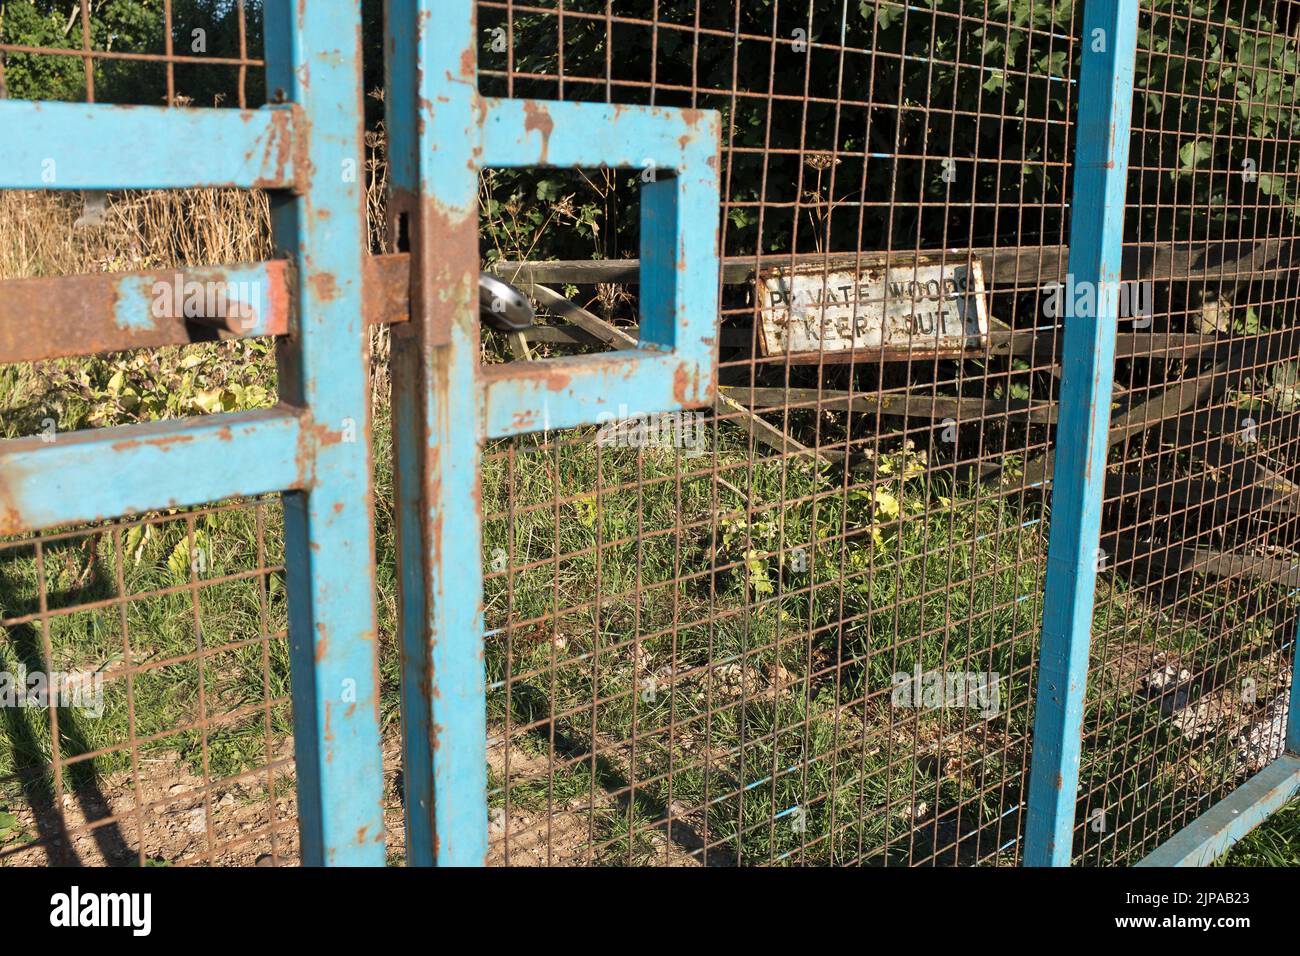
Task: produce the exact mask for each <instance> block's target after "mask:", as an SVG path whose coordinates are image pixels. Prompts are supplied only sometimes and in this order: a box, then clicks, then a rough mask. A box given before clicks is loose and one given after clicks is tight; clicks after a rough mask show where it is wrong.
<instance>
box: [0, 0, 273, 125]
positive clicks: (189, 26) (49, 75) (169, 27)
mask: <svg viewBox="0 0 1300 956" xmlns="http://www.w3.org/2000/svg"><path fill="white" fill-rule="evenodd" d="M63 7H66V9H58V8H63ZM252 13H253V14H254V15H253V16H251V17H250V11H249V10H248V9H247V4H246V2H245V0H234V2H233V3H224V4H205V3H201V2H194V0H158V2H151V3H144V4H122V5H120V6H117V7H113V6H109V7H108V8H105V5H103V4H97V3H94V2H92V0H73V2H71V3H68V4H59V5H55V4H49V5H42V4H36V5H31V6H30V8H28V9H24V8H22V7H16V8H11V9H10V10H7V11H6V13H5V17H4V19H3V20H0V30H3V32H0V98H4V97H6V96H10V97H14V98H36V99H81V100H84V101H85V102H87V103H94V102H97V101H99V102H110V103H134V102H139V103H159V102H162V103H165V104H166V105H167V106H177V105H185V104H187V103H190V102H198V103H199V104H200V105H205V106H215V105H221V103H222V101H223V100H230V99H233V101H234V102H233V105H236V106H239V107H241V108H242V107H245V106H247V105H248V104H249V102H250V92H249V91H250V83H249V80H250V77H251V79H252V80H253V90H252V98H251V102H252V103H253V104H254V105H257V104H258V103H260V99H258V93H259V90H260V86H261V83H262V67H263V61H262V60H261V59H258V58H256V57H251V56H249V50H250V49H251V50H259V49H260V48H261V33H260V25H261V18H260V13H261V10H260V4H258V5H255V7H254V9H253V11H252ZM78 61H79V62H78ZM250 71H251V72H250ZM29 88H30V89H29ZM52 94H54V95H52ZM226 105H232V104H230V103H227V104H226Z"/></svg>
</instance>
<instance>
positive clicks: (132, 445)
mask: <svg viewBox="0 0 1300 956" xmlns="http://www.w3.org/2000/svg"><path fill="white" fill-rule="evenodd" d="M192 441H194V436H193V435H186V434H180V435H163V436H161V437H159V438H128V439H125V440H124V441H118V442H113V445H112V448H113V451H117V452H126V451H132V450H134V449H136V448H143V447H145V446H149V445H151V446H153V447H154V448H161V449H162V450H163V451H166V450H167V449H168V448H170V447H171V446H172V445H177V444H181V443H184V442H192Z"/></svg>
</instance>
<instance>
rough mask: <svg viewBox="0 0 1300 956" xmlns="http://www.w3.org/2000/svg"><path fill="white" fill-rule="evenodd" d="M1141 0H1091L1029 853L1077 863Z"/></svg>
mask: <svg viewBox="0 0 1300 956" xmlns="http://www.w3.org/2000/svg"><path fill="white" fill-rule="evenodd" d="M1137 18H1138V0H1087V4H1086V6H1085V8H1084V16H1083V36H1082V41H1081V42H1082V46H1083V57H1082V59H1083V65H1082V68H1081V70H1080V74H1079V94H1078V121H1077V123H1076V125H1075V154H1074V159H1075V161H1074V194H1073V201H1072V204H1071V206H1070V261H1069V278H1072V280H1073V282H1074V284H1075V286H1076V287H1077V286H1081V285H1082V286H1084V287H1087V284H1091V286H1092V288H1093V289H1094V291H1095V296H1094V297H1093V301H1094V302H1095V303H1096V304H1095V312H1094V314H1092V315H1073V314H1072V310H1067V311H1066V314H1065V317H1064V319H1063V321H1064V341H1063V345H1062V349H1063V351H1062V360H1061V398H1060V410H1059V413H1058V414H1059V418H1058V423H1057V426H1056V452H1055V467H1054V469H1053V475H1052V517H1051V530H1050V535H1049V541H1048V551H1047V580H1046V584H1045V589H1044V595H1043V631H1042V645H1041V652H1040V660H1039V669H1038V691H1037V698H1036V702H1035V712H1034V753H1033V764H1032V769H1031V771H1030V779H1029V810H1028V822H1027V825H1026V830H1025V848H1024V862H1025V864H1026V865H1028V866H1068V865H1069V863H1070V859H1071V855H1072V852H1073V844H1074V815H1075V804H1076V802H1077V794H1078V785H1079V751H1080V747H1081V745H1082V736H1083V703H1084V692H1085V690H1086V687H1087V679H1088V651H1089V644H1090V642H1091V639H1092V614H1093V598H1094V591H1095V589H1096V583H1097V563H1098V557H1099V548H1098V545H1099V541H1100V535H1101V505H1102V495H1103V492H1104V489H1105V480H1106V450H1107V447H1108V440H1107V439H1108V432H1109V429H1110V396H1111V387H1112V384H1113V379H1114V373H1115V332H1116V325H1117V323H1118V301H1119V295H1118V293H1119V282H1120V275H1121V273H1120V269H1121V263H1122V259H1123V238H1124V200H1125V193H1126V185H1127V180H1128V152H1129V139H1130V123H1131V118H1132V107H1133V71H1134V61H1135V59H1136V56H1137Z"/></svg>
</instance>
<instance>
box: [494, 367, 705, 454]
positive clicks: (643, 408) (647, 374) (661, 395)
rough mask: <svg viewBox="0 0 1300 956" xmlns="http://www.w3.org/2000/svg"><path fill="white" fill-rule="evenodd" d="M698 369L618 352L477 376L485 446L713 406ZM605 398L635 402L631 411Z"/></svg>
mask: <svg viewBox="0 0 1300 956" xmlns="http://www.w3.org/2000/svg"><path fill="white" fill-rule="evenodd" d="M698 372H699V366H698V364H697V363H695V362H693V361H690V360H684V359H681V358H679V357H676V356H674V355H671V354H666V353H657V352H652V351H648V350H640V349H624V350H621V351H617V352H606V353H602V354H599V355H577V356H569V357H567V358H557V359H548V360H546V361H544V362H535V363H533V362H528V363H523V362H511V363H507V364H504V365H487V366H484V368H483V382H484V386H485V388H486V392H487V394H486V401H485V405H486V410H485V413H484V414H485V416H486V425H487V436H488V437H489V438H506V437H508V436H510V435H523V434H527V433H529V432H538V431H549V430H551V429H557V428H573V427H575V426H577V425H585V424H591V423H601V422H605V421H612V420H615V419H619V418H627V417H630V416H634V415H640V414H645V413H648V412H673V411H682V410H684V409H688V408H699V407H700V406H702V405H705V404H708V403H709V402H711V401H712V399H713V393H712V389H711V383H710V382H707V381H703V380H702V379H701V377H700V375H699V374H698ZM611 396H636V399H635V401H636V402H637V407H635V408H633V407H630V406H627V405H626V404H621V403H620V404H612V403H616V402H620V399H618V398H611Z"/></svg>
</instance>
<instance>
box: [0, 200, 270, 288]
mask: <svg viewBox="0 0 1300 956" xmlns="http://www.w3.org/2000/svg"><path fill="white" fill-rule="evenodd" d="M85 211H86V210H85V205H84V204H83V200H82V196H81V194H80V193H52V192H34V191H18V190H15V191H4V192H0V279H20V278H39V277H42V276H58V275H78V274H84V273H88V272H124V271H131V270H137V269H155V268H160V267H162V268H166V267H169V266H184V265H210V264H218V263H234V262H256V261H258V260H260V259H266V258H268V257H269V256H270V254H271V222H270V209H269V204H268V202H267V197H266V195H265V194H264V193H260V192H246V191H243V190H237V189H187V190H179V191H148V192H139V191H132V192H123V193H112V194H110V197H109V202H108V203H107V204H106V207H105V209H104V211H103V214H102V218H100V220H99V221H98V222H94V221H87V220H93V219H94V217H93V216H85V215H84V213H85ZM79 223H80V224H79Z"/></svg>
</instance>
